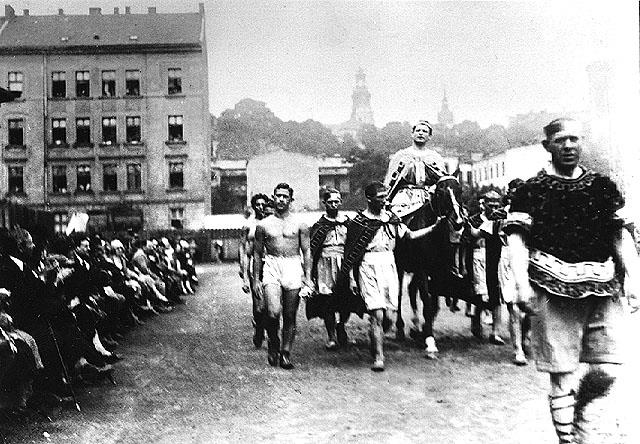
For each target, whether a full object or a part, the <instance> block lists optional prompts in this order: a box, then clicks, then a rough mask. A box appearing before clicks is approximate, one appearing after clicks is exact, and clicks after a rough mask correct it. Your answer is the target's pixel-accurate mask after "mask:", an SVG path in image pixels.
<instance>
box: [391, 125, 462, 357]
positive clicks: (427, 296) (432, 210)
mask: <svg viewBox="0 0 640 444" xmlns="http://www.w3.org/2000/svg"><path fill="white" fill-rule="evenodd" d="M432 133H433V129H432V127H431V124H430V123H429V122H428V121H426V120H420V121H418V122H417V123H416V124H415V125H414V126H413V128H412V132H411V135H412V138H413V143H412V145H411V146H410V147H408V148H405V149H402V150H400V151H398V152H397V153H395V154H394V155H393V156H392V157H391V159H390V162H389V168H388V171H387V175H386V178H385V185H387V187H388V188H389V202H388V204H389V208H390V209H391V211H392V212H393V213H394V214H395V215H396V216H398V217H399V218H401V219H402V221H403V222H404V223H405V224H407V226H409V227H410V228H411V229H418V228H423V227H426V226H430V225H433V224H434V223H435V222H436V220H437V217H438V216H443V215H446V216H450V217H449V221H450V223H449V224H444V225H442V227H443V229H444V230H446V231H442V230H437V233H439V234H440V235H438V234H437V233H436V232H434V234H432V235H431V236H428V237H427V238H425V239H424V240H423V241H422V242H419V243H412V244H409V243H404V242H401V243H400V244H399V245H398V247H397V248H396V262H397V265H398V273H399V277H400V286H401V287H402V275H403V273H404V272H411V273H413V278H412V283H411V285H410V287H413V288H417V289H418V290H419V292H420V298H421V299H422V301H423V316H424V321H425V324H424V328H423V331H422V332H420V331H419V330H420V325H419V320H418V316H417V308H416V305H415V301H414V300H412V306H413V308H414V317H413V323H414V327H413V328H412V331H411V334H412V336H413V337H414V338H419V339H420V340H421V341H422V340H424V343H425V346H426V350H427V356H428V357H435V356H436V354H437V352H438V349H437V347H436V344H435V339H434V337H433V321H434V319H435V316H436V314H437V312H438V294H441V293H442V291H440V292H437V291H434V289H433V288H429V282H430V279H429V277H430V276H431V277H432V278H433V277H434V276H435V274H438V273H434V270H435V269H436V268H438V263H445V262H448V261H447V260H446V259H444V258H445V257H446V255H447V254H448V252H445V251H443V250H442V248H441V245H443V243H444V242H446V240H444V237H446V235H447V234H449V235H451V234H454V233H456V232H459V231H461V230H462V218H461V213H460V210H461V209H460V206H459V205H458V204H457V199H456V197H457V196H456V194H458V196H459V192H460V186H459V184H458V181H457V179H455V178H454V177H453V176H449V175H448V173H447V171H446V168H445V162H444V158H443V157H442V156H441V155H440V154H439V153H437V152H436V151H434V150H432V149H430V148H427V142H428V141H429V139H430V138H431V135H432ZM447 239H448V238H447ZM434 254H439V255H440V254H442V255H443V256H442V257H439V258H435V257H434ZM434 283H435V282H432V285H433V284H434ZM438 286H439V287H442V285H438ZM399 294H400V296H399V298H401V297H402V296H401V295H402V291H400V293H399ZM400 306H401V304H400V301H398V309H399V311H398V317H397V321H396V327H397V330H396V336H397V337H398V339H403V338H404V321H403V320H402V316H401V312H400Z"/></svg>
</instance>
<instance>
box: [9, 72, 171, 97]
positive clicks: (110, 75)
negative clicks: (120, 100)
mask: <svg viewBox="0 0 640 444" xmlns="http://www.w3.org/2000/svg"><path fill="white" fill-rule="evenodd" d="M74 80H75V96H76V97H91V72H90V71H76V72H75V79H74ZM101 80H102V90H101V92H100V95H101V96H102V97H116V91H117V89H116V82H117V80H118V79H117V75H116V71H115V70H105V71H102V75H101ZM7 87H8V89H9V91H13V92H14V93H17V94H18V96H22V93H23V91H24V73H23V72H21V71H11V72H9V74H8V79H7ZM124 88H125V96H131V97H136V96H140V91H141V89H140V70H138V69H131V70H125V72H124ZM181 93H182V69H180V68H169V69H168V71H167V94H169V95H172V94H181ZM51 97H53V98H60V99H61V98H65V97H67V73H66V71H53V72H52V73H51Z"/></svg>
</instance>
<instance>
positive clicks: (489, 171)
mask: <svg viewBox="0 0 640 444" xmlns="http://www.w3.org/2000/svg"><path fill="white" fill-rule="evenodd" d="M500 169H502V174H500ZM505 171H506V170H505V166H504V162H502V163H501V164H500V165H498V164H497V163H496V164H495V165H490V166H489V167H484V168H478V169H476V170H474V172H473V177H475V180H476V182H480V181H482V180H491V179H494V178H496V179H497V178H498V177H500V176H504V175H505V174H506V172H505ZM483 173H484V175H483Z"/></svg>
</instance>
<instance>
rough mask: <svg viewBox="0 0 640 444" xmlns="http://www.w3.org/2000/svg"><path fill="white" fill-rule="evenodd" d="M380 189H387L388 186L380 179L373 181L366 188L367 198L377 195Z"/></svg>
mask: <svg viewBox="0 0 640 444" xmlns="http://www.w3.org/2000/svg"><path fill="white" fill-rule="evenodd" d="M380 191H387V187H386V186H385V185H384V184H383V183H382V182H380V181H376V182H371V183H370V184H369V185H367V186H366V187H365V188H364V195H365V197H367V198H370V197H376V194H378V193H379V192H380Z"/></svg>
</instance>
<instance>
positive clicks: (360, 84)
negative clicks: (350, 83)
mask: <svg viewBox="0 0 640 444" xmlns="http://www.w3.org/2000/svg"><path fill="white" fill-rule="evenodd" d="M366 77H367V76H366V75H365V73H364V70H363V69H362V68H358V72H357V73H356V87H355V88H354V90H353V94H351V98H352V100H353V107H352V109H351V119H350V120H351V122H358V123H360V124H369V125H373V111H372V110H371V93H370V92H369V89H368V88H367V82H366Z"/></svg>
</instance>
